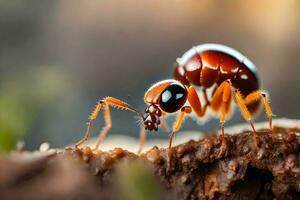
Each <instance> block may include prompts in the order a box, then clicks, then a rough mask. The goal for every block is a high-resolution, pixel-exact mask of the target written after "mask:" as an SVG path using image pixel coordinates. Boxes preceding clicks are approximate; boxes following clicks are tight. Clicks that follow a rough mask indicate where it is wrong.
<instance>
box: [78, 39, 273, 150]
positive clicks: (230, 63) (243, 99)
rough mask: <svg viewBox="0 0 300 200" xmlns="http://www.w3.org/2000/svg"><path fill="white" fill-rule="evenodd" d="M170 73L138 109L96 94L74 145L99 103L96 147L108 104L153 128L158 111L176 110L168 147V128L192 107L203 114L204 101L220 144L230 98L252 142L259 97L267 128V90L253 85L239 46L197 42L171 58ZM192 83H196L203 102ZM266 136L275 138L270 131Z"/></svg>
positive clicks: (251, 66) (255, 79) (177, 123)
mask: <svg viewBox="0 0 300 200" xmlns="http://www.w3.org/2000/svg"><path fill="white" fill-rule="evenodd" d="M174 78H175V79H168V80H163V81H160V82H158V83H156V84H154V85H153V86H151V87H150V88H149V89H148V90H147V91H146V93H145V96H144V101H145V103H147V107H146V109H145V112H144V114H142V113H140V112H138V111H137V110H136V109H135V108H133V107H132V106H130V105H129V104H127V103H125V102H123V101H121V100H118V99H116V98H113V97H106V98H104V99H103V100H100V101H99V102H98V103H97V105H96V107H95V109H94V110H93V112H92V113H91V115H90V117H89V121H88V123H87V131H86V132H85V135H84V137H83V138H82V139H81V140H80V141H79V142H78V143H77V144H76V145H75V146H76V147H78V146H79V145H81V144H82V143H83V142H84V141H86V140H87V139H88V137H89V135H90V131H91V127H92V122H93V121H94V120H95V119H96V118H97V116H98V114H99V112H100V111H101V109H102V108H103V107H104V109H105V110H104V118H105V122H106V126H105V127H104V128H103V130H102V131H101V133H100V134H99V138H98V141H97V143H96V149H98V147H99V145H100V143H101V142H102V141H103V139H104V138H105V136H106V135H107V132H108V131H109V129H110V128H111V126H112V123H111V117H110V109H109V107H110V106H111V107H115V108H119V109H124V110H128V111H131V112H135V113H137V114H138V115H139V116H140V118H141V119H142V120H143V123H144V129H145V130H149V131H157V130H158V126H160V125H161V124H162V121H161V119H160V118H161V116H166V115H168V114H170V113H176V112H178V111H179V112H178V116H177V119H176V121H175V122H174V124H173V127H172V132H171V134H170V138H169V149H171V147H172V141H173V137H174V133H175V132H177V131H179V130H180V128H181V125H182V122H183V120H184V117H185V115H188V114H191V113H194V114H195V115H196V117H198V118H201V117H203V116H204V115H205V114H206V111H207V108H208V107H210V108H211V110H212V111H213V112H215V113H217V114H219V118H220V122H221V137H222V146H223V144H224V140H225V137H224V136H225V131H224V125H225V120H226V119H227V118H228V116H229V114H230V110H231V103H232V100H233V99H234V102H235V103H236V104H237V105H238V107H239V108H240V110H241V113H242V115H243V117H244V119H245V120H246V121H248V122H249V124H250V126H251V128H252V130H253V134H252V136H253V141H254V143H255V145H257V140H256V130H255V128H254V124H253V121H252V118H253V116H254V114H256V113H257V112H258V111H259V107H260V103H261V99H262V100H263V104H264V107H265V111H266V114H267V117H268V118H269V126H270V131H271V132H272V116H273V114H272V110H271V107H270V104H269V100H268V97H267V94H266V92H264V91H262V90H260V88H259V81H258V76H257V72H256V67H255V65H254V64H253V63H252V62H251V61H250V60H249V59H248V58H247V57H245V56H243V55H242V54H241V53H240V52H238V51H236V50H234V49H232V48H230V47H227V46H224V45H221V44H202V45H198V46H196V47H193V48H191V49H190V50H188V51H187V52H186V53H185V54H184V55H183V56H182V57H181V58H178V59H177V60H176V63H175V69H174ZM196 87H199V88H201V89H202V90H201V93H202V95H203V99H204V101H205V104H204V106H202V105H203V104H202V103H201V97H200V95H199V94H198V91H197V90H196ZM207 89H212V93H211V94H208V92H207ZM272 138H273V139H274V138H275V136H274V135H273V134H272Z"/></svg>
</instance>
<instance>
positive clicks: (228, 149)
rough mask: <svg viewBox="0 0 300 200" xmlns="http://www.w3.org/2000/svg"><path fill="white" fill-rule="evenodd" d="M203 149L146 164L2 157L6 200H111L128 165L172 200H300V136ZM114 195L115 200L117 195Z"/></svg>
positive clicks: (47, 155)
mask: <svg viewBox="0 0 300 200" xmlns="http://www.w3.org/2000/svg"><path fill="white" fill-rule="evenodd" d="M273 133H275V134H276V135H277V138H276V140H272V137H271V134H270V133H269V132H268V130H260V131H259V132H258V136H257V141H258V146H255V144H254V143H253V137H252V134H251V132H243V133H239V134H237V135H233V136H226V145H225V146H221V140H220V139H219V137H217V136H216V135H214V134H212V135H210V136H208V137H206V138H204V139H201V140H199V141H190V142H188V143H185V144H182V145H178V146H176V147H173V149H172V150H171V151H170V152H168V151H167V150H166V149H158V148H157V147H153V148H152V149H151V150H149V151H148V152H146V153H145V154H142V155H140V156H138V155H136V154H134V153H131V152H128V151H126V150H122V149H119V148H116V149H114V150H112V151H109V152H100V151H98V152H91V151H90V149H89V148H84V149H82V150H78V149H72V148H70V149H66V150H62V151H56V152H55V151H46V152H23V153H22V152H14V153H12V154H10V155H9V156H1V157H0V199H2V200H4V199H112V198H118V197H117V195H116V194H115V193H114V192H113V191H114V185H115V184H114V183H113V182H114V181H113V180H114V179H113V178H112V177H113V176H114V172H115V169H116V166H118V165H119V164H120V163H122V162H125V161H126V162H130V161H131V160H141V161H142V162H143V163H145V164H147V165H149V166H150V167H151V168H152V169H153V172H154V174H155V176H156V177H157V178H158V180H159V182H160V184H161V186H162V188H164V189H165V190H166V194H167V198H168V199H274V198H276V199H300V154H299V152H300V151H299V150H300V130H299V129H297V128H290V129H287V128H281V127H275V128H274V132H273ZM112 193H114V195H112ZM120 199H122V198H121V197H120Z"/></svg>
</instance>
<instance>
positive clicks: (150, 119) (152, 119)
mask: <svg viewBox="0 0 300 200" xmlns="http://www.w3.org/2000/svg"><path fill="white" fill-rule="evenodd" d="M161 114H162V113H161V110H160V108H159V107H158V106H157V105H155V104H150V105H148V106H147V108H146V109H145V114H144V116H143V120H144V125H145V129H146V130H149V131H153V130H154V131H157V130H158V125H159V124H160V119H159V117H160V116H161Z"/></svg>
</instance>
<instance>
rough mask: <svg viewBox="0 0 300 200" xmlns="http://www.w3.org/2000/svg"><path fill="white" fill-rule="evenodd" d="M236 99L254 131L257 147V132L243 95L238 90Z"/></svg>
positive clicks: (235, 92) (254, 140)
mask: <svg viewBox="0 0 300 200" xmlns="http://www.w3.org/2000/svg"><path fill="white" fill-rule="evenodd" d="M234 97H235V100H236V103H237V104H238V106H239V107H240V110H241V112H242V115H243V117H244V119H245V120H246V121H248V122H249V124H250V126H251V128H252V130H253V134H252V136H253V142H254V144H255V146H257V139H256V130H255V128H254V125H253V122H252V119H251V113H250V112H249V110H248V108H247V105H246V101H245V100H244V99H243V96H242V94H241V93H240V92H239V91H238V90H235V91H234Z"/></svg>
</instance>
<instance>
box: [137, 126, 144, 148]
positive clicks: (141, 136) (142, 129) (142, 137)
mask: <svg viewBox="0 0 300 200" xmlns="http://www.w3.org/2000/svg"><path fill="white" fill-rule="evenodd" d="M145 141H146V131H145V128H144V127H143V126H141V129H140V146H139V149H138V151H137V154H140V153H141V152H142V150H143V147H144V144H145Z"/></svg>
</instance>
